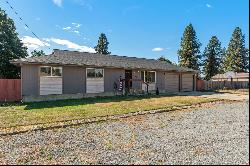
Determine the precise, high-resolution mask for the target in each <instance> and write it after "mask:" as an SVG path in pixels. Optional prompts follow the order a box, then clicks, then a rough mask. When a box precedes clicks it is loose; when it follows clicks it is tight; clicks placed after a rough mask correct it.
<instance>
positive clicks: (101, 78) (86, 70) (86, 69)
mask: <svg viewBox="0 0 250 166" xmlns="http://www.w3.org/2000/svg"><path fill="white" fill-rule="evenodd" d="M88 69H102V71H103V73H102V75H103V76H102V77H94V78H93V77H92V78H89V77H88ZM86 79H104V68H86Z"/></svg>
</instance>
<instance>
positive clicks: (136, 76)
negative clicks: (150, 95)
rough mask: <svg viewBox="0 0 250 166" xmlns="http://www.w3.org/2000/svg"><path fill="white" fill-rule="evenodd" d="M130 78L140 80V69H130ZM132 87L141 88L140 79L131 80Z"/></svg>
mask: <svg viewBox="0 0 250 166" xmlns="http://www.w3.org/2000/svg"><path fill="white" fill-rule="evenodd" d="M132 79H135V80H137V79H139V80H141V71H140V70H132ZM132 88H133V89H137V90H138V89H141V88H142V87H141V81H132Z"/></svg>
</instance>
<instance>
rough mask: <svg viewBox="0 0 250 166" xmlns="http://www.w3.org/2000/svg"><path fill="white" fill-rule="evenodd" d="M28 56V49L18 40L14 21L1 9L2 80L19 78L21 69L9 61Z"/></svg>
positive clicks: (0, 49)
mask: <svg viewBox="0 0 250 166" xmlns="http://www.w3.org/2000/svg"><path fill="white" fill-rule="evenodd" d="M27 55H28V53H27V48H26V47H24V46H23V43H22V42H21V40H20V39H19V38H18V34H17V32H16V27H15V25H14V22H13V20H12V19H10V18H9V17H8V16H7V14H6V13H5V11H3V10H2V9H1V8H0V78H19V77H20V67H17V66H14V65H12V64H11V63H10V62H9V61H10V60H12V59H19V58H25V57H26V56H27Z"/></svg>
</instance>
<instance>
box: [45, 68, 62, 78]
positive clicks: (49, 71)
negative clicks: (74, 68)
mask: <svg viewBox="0 0 250 166" xmlns="http://www.w3.org/2000/svg"><path fill="white" fill-rule="evenodd" d="M40 76H41V77H61V76H62V67H49V66H48V67H47V66H44V67H41V68H40Z"/></svg>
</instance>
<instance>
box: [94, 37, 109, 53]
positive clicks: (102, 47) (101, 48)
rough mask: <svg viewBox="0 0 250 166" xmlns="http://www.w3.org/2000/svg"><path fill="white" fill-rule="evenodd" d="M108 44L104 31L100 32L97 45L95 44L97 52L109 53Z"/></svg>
mask: <svg viewBox="0 0 250 166" xmlns="http://www.w3.org/2000/svg"><path fill="white" fill-rule="evenodd" d="M108 45H109V42H108V39H107V37H106V35H105V34H104V33H101V35H100V37H99V40H98V43H97V46H95V51H96V52H97V53H99V54H104V55H107V54H111V52H109V51H108Z"/></svg>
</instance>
